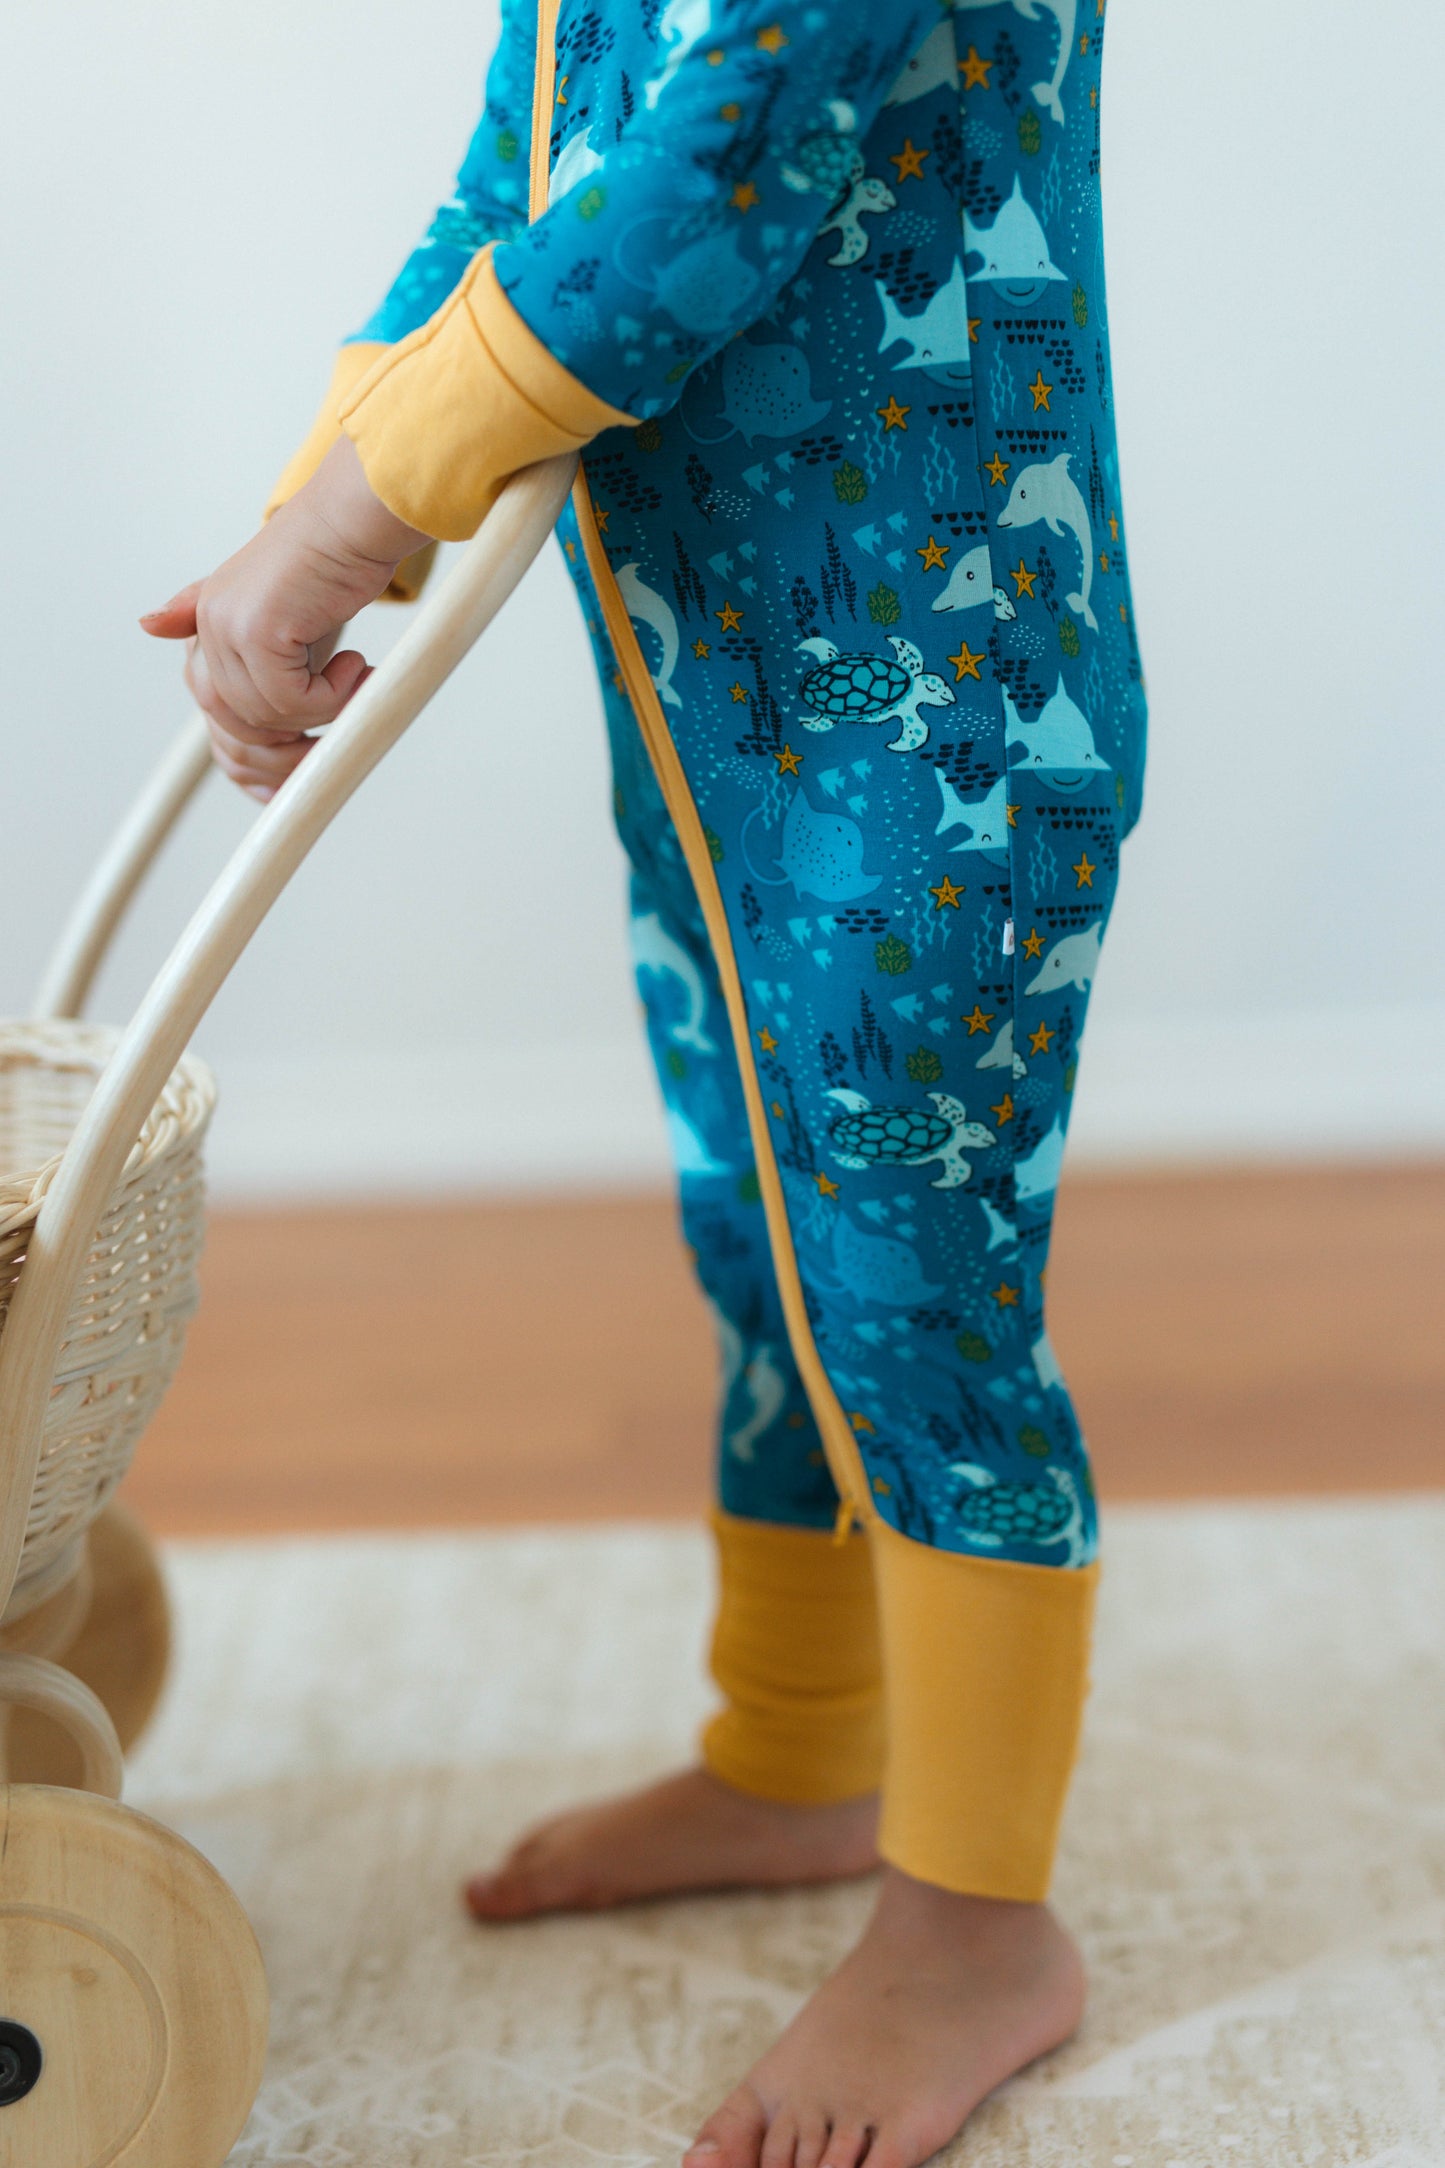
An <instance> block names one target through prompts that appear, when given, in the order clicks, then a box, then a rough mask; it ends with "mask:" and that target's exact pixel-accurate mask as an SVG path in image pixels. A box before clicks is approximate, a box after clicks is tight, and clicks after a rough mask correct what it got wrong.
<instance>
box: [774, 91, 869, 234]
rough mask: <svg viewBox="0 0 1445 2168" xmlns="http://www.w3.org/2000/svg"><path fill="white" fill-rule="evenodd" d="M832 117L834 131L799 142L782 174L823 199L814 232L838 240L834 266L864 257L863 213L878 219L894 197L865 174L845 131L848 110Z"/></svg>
mask: <svg viewBox="0 0 1445 2168" xmlns="http://www.w3.org/2000/svg"><path fill="white" fill-rule="evenodd" d="M835 117H836V122H837V125H836V128H835V129H834V130H832V131H829V132H826V133H819V134H817V135H810V136H805V137H804V138H803V140H802V142H801V143H800V144H799V145H798V146H797V148H796V150H795V151H794V152H793V155H792V160H791V162H790V163H787V164H785V165H784V166H783V167H782V168H781V174H782V179H783V181H784V182H785V183H786V185H787V186H788V187H789V188H795V189H797V190H798V191H799V192H802V191H805V190H807V189H816V190H817V192H818V194H819V195H821V196H825V197H826V198H827V200H828V203H829V205H830V209H829V212H828V215H827V217H826V218H825V219H824V220H823V222H822V224H821V225H820V226H819V228H818V232H819V233H820V234H825V233H836V234H837V235H838V236H839V240H838V247H837V250H836V252H835V253H834V254H833V255H831V256H830V257H829V258H828V262H829V264H830V265H831V266H834V267H837V266H840V265H844V264H854V263H858V262H860V261H861V260H862V258H863V257H864V256H866V255H867V253H868V236H867V234H866V233H865V232H864V230H863V226H862V224H861V220H862V218H863V215H864V213H865V212H868V213H872V214H873V215H874V216H875V217H876V216H881V214H882V213H883V212H884V211H891V210H893V209H894V207H895V206H896V204H897V202H898V198H897V197H896V196H895V195H894V193H893V191H892V189H891V188H890V187H889V186H888V183H887V182H886V181H885V180H881V179H880V178H879V177H878V175H877V174H870V173H868V172H867V171H866V170H865V161H864V157H863V153H862V151H861V150H860V149H859V148H858V145H857V144H856V143H855V142H853V141H851V140H850V137H849V134H848V133H847V131H848V130H850V129H851V128H852V127H853V125H854V116H853V112H852V108H851V107H849V106H846V105H839V106H838V107H837V108H836V109H835Z"/></svg>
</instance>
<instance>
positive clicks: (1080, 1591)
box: [870, 1521, 1099, 1902]
mask: <svg viewBox="0 0 1445 2168" xmlns="http://www.w3.org/2000/svg"><path fill="white" fill-rule="evenodd" d="M870 1540H871V1542H872V1545H873V1569H874V1574H875V1577H876V1582H877V1588H878V1609H879V1617H880V1620H881V1625H882V1637H883V1648H884V1652H885V1667H886V1691H887V1702H888V1765H887V1771H886V1774H885V1777H884V1783H883V1817H882V1827H881V1831H880V1835H879V1849H880V1851H881V1852H882V1854H883V1857H884V1858H885V1859H887V1860H889V1861H890V1862H891V1863H892V1865H894V1866H895V1867H901V1868H902V1869H903V1871H904V1872H905V1874H911V1875H915V1876H917V1878H918V1879H919V1880H920V1881H923V1882H936V1883H938V1884H939V1885H941V1887H942V1888H944V1889H951V1890H959V1891H966V1892H969V1893H972V1894H973V1895H976V1896H982V1897H1013V1898H1019V1899H1022V1900H1025V1901H1029V1902H1035V1901H1037V1900H1039V1899H1041V1898H1043V1897H1044V1896H1046V1895H1047V1893H1048V1886H1049V1879H1050V1875H1051V1873H1052V1870H1053V1861H1054V1852H1055V1848H1056V1846H1057V1843H1058V1833H1059V1824H1060V1822H1061V1820H1062V1818H1063V1811H1064V1802H1065V1799H1066V1797H1067V1794H1068V1787H1069V1777H1070V1773H1071V1771H1072V1769H1073V1765H1074V1758H1075V1755H1076V1754H1077V1751H1078V1743H1079V1732H1080V1728H1081V1725H1082V1720H1083V1709H1084V1700H1085V1697H1086V1695H1087V1693H1088V1683H1089V1682H1088V1661H1089V1645H1090V1636H1091V1630H1092V1622H1093V1611H1094V1593H1095V1588H1096V1585H1097V1582H1098V1570H1099V1569H1098V1565H1097V1562H1096V1563H1095V1564H1093V1565H1090V1566H1083V1567H1073V1568H1069V1567H1057V1566H1025V1565H1019V1564H1017V1563H1015V1562H1014V1561H1012V1560H1009V1559H991V1558H978V1557H975V1556H972V1555H964V1554H960V1553H958V1552H953V1551H935V1550H930V1549H929V1548H928V1547H927V1546H926V1545H924V1544H921V1543H915V1542H913V1541H912V1540H911V1539H910V1538H909V1537H907V1536H901V1535H899V1534H898V1532H897V1530H896V1529H894V1528H890V1527H889V1526H888V1524H887V1523H886V1522H883V1521H877V1522H874V1523H873V1524H872V1526H871V1529H870Z"/></svg>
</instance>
